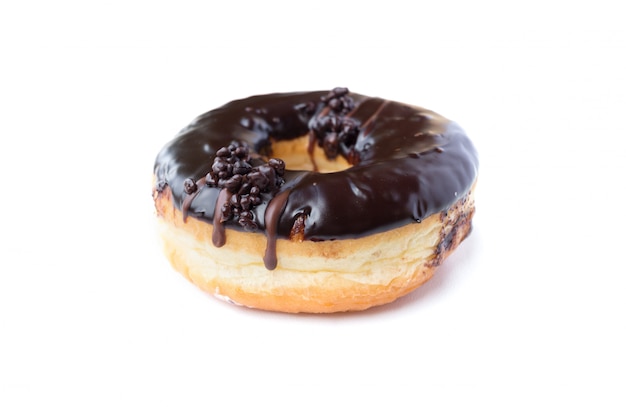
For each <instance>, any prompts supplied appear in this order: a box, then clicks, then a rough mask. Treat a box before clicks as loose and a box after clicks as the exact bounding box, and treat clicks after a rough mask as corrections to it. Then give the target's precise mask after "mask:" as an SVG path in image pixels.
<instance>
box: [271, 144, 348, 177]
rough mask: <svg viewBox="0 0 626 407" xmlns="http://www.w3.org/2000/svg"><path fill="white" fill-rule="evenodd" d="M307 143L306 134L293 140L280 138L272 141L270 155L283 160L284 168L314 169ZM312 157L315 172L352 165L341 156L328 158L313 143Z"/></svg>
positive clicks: (295, 169) (343, 168)
mask: <svg viewBox="0 0 626 407" xmlns="http://www.w3.org/2000/svg"><path fill="white" fill-rule="evenodd" d="M308 145H309V138H308V136H303V137H299V138H297V139H293V140H281V141H274V142H272V157H275V158H280V159H281V160H283V161H284V162H285V168H286V169H288V170H294V171H314V170H315V168H314V166H313V162H312V161H311V157H310V156H309V153H308V151H307V149H308ZM313 159H314V160H315V164H316V165H317V172H322V173H330V172H340V171H344V170H346V169H348V168H350V167H352V165H350V164H349V163H348V161H347V160H346V159H345V158H344V157H342V156H337V158H335V159H332V160H330V159H328V158H327V157H326V154H324V150H323V149H322V148H321V147H318V146H317V145H315V150H314V151H313Z"/></svg>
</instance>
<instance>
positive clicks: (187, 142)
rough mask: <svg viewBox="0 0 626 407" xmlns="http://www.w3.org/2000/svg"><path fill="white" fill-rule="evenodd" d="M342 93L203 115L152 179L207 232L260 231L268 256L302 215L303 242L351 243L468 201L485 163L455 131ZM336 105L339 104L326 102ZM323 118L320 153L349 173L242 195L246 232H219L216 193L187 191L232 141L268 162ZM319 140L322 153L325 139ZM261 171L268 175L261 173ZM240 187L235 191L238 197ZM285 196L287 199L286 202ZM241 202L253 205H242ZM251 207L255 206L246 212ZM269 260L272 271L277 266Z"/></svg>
mask: <svg viewBox="0 0 626 407" xmlns="http://www.w3.org/2000/svg"><path fill="white" fill-rule="evenodd" d="M331 93H332V92H331ZM338 93H339V94H340V96H338V97H334V98H333V97H330V98H329V92H326V91H321V92H302V93H283V94H269V95H260V96H253V97H250V98H247V99H241V100H235V101H233V102H230V103H228V104H226V105H224V106H222V107H220V108H218V109H215V110H212V111H210V112H207V113H205V114H203V115H202V116H200V117H198V118H197V119H196V120H194V121H193V122H192V123H191V124H190V125H189V126H188V127H186V128H185V129H183V130H182V131H181V132H180V133H179V135H178V137H177V138H175V139H174V140H172V141H171V142H170V143H169V144H167V145H166V146H165V147H164V148H163V150H162V151H161V152H160V153H159V155H158V157H157V159H156V163H155V169H154V170H155V171H154V172H155V175H156V178H157V179H156V183H157V187H158V188H157V191H162V190H163V188H164V187H165V185H167V186H169V188H170V189H171V192H172V196H173V200H174V204H175V205H176V206H177V207H178V209H180V210H181V211H184V212H185V214H186V215H187V216H191V217H195V218H197V219H199V220H203V221H206V222H208V223H214V217H217V218H218V224H219V225H220V228H221V227H225V228H237V229H242V230H243V229H244V228H245V225H249V226H250V225H251V224H250V222H248V221H249V220H250V221H254V224H255V227H256V230H257V231H261V232H265V233H266V234H267V235H268V249H271V247H269V246H270V244H271V242H270V241H271V240H272V239H273V238H282V239H288V238H289V234H290V231H291V228H292V226H293V223H294V222H295V221H296V219H298V218H299V217H300V216H302V215H303V214H304V215H306V227H305V230H304V239H307V240H330V239H346V238H353V237H360V236H365V235H369V234H373V233H377V232H382V231H385V230H390V229H393V228H396V227H399V226H403V225H406V224H409V223H413V222H417V221H420V220H422V219H424V218H426V217H428V216H429V215H432V214H434V213H438V212H441V211H443V210H446V209H448V208H449V207H450V206H451V205H452V204H453V203H454V202H455V201H456V200H457V199H458V197H460V196H462V195H464V194H466V193H467V192H468V191H469V189H470V188H471V185H472V183H473V182H474V179H475V178H476V175H477V169H478V159H477V155H476V151H475V149H474V146H473V145H472V143H471V141H470V140H469V139H468V138H467V137H466V135H465V133H464V132H463V130H462V129H461V128H460V127H459V126H458V125H457V124H455V123H454V122H451V121H449V120H447V119H445V118H443V117H442V116H440V115H438V114H436V113H434V112H431V111H429V110H425V109H422V108H418V107H414V106H409V105H405V104H402V103H398V102H393V101H386V100H383V99H380V98H370V97H366V96H363V95H359V94H354V93H347V90H346V92H344V91H340V92H338ZM336 94H337V92H335V96H336ZM342 98H343V99H342ZM348 98H349V99H350V100H351V102H350V101H349V100H348ZM333 99H341V100H340V101H338V102H329V100H333ZM331 103H332V106H330V104H331ZM335 109H336V110H335ZM323 111H324V115H326V116H328V112H329V111H333V112H335V114H334V118H333V119H328V120H329V121H328V122H327V123H322V124H323V125H324V126H321V125H320V127H319V129H318V130H320V129H321V130H320V131H321V132H323V134H324V137H323V139H322V141H321V142H322V147H324V146H326V148H325V150H329V151H330V152H331V154H335V153H336V154H337V155H342V156H344V158H346V159H347V160H348V161H349V162H350V163H351V164H352V167H350V168H348V169H346V170H344V171H340V172H335V173H324V174H322V173H317V172H305V171H293V170H289V169H288V168H287V169H284V170H283V171H282V172H283V175H282V176H281V180H282V181H281V183H280V185H279V186H277V187H276V189H273V190H271V191H270V190H268V191H265V192H258V193H257V192H255V193H251V192H250V190H247V191H243V193H241V194H239V195H238V196H239V198H238V199H239V201H237V202H235V203H233V208H236V209H237V210H238V211H240V212H238V213H241V212H247V213H246V214H245V215H244V216H243V221H242V222H241V223H243V225H242V224H241V223H240V222H238V221H236V220H238V219H240V218H241V217H240V216H239V215H238V214H235V215H232V214H231V215H232V217H231V218H230V219H231V220H228V221H225V222H222V207H223V205H224V202H222V200H223V199H220V202H218V197H219V196H220V195H222V194H220V193H219V191H220V189H219V188H220V187H219V186H217V185H216V186H217V187H211V186H210V185H202V182H197V186H198V187H199V188H198V190H197V191H193V192H192V194H188V193H187V192H189V191H190V190H189V189H187V191H186V190H185V180H186V179H188V178H190V179H192V180H196V181H199V180H201V179H203V178H205V177H206V176H207V174H208V173H209V172H211V171H213V169H212V165H213V164H214V160H215V158H216V157H217V152H218V151H219V150H220V149H221V148H222V147H225V146H228V145H229V143H231V141H233V140H236V141H237V142H241V143H246V144H247V145H248V146H249V148H250V150H251V153H250V155H252V154H253V153H259V154H261V155H270V154H269V153H270V152H271V144H272V143H273V142H276V141H281V140H291V139H295V138H298V137H306V136H307V135H308V134H310V132H311V131H313V129H312V128H311V126H312V124H314V123H318V124H319V119H320V118H321V117H322V116H323V115H322V112H323ZM342 132H343V133H342ZM315 140H317V141H318V143H319V140H320V138H317V139H315ZM315 140H314V141H315ZM303 154H306V152H303ZM249 162H250V163H252V161H249ZM254 164H255V165H257V164H258V165H263V163H254ZM234 165H235V164H233V166H234ZM237 165H238V166H239V167H238V170H237V171H240V170H241V171H245V170H242V168H243V167H246V165H245V164H237ZM251 165H252V164H251ZM220 168H221V167H220ZM246 168H247V167H246ZM260 171H267V169H263V170H258V171H257V170H255V172H260ZM218 172H219V171H218ZM225 179H226V178H225ZM214 181H215V182H216V183H217V182H218V181H219V180H217V179H215V180H214ZM225 182H227V181H223V183H225ZM238 182H239V181H238V180H235V181H230V184H229V185H231V188H232V189H233V190H234V188H235V187H234V186H233V185H235V184H237V183H238ZM224 185H225V184H224ZM187 186H188V187H189V183H188V185H187ZM223 187H224V188H225V186H223ZM285 190H288V191H289V193H288V194H287V193H285V194H283V191H285ZM255 194H256V195H255ZM235 195H237V193H235ZM279 196H280V197H281V198H280V199H281V200H282V199H284V200H285V202H282V203H281V205H280V207H281V208H280V210H279V211H278V210H276V207H277V206H278V202H276V203H275V202H273V201H274V200H276V199H277V198H278V197H279ZM231 197H232V196H231ZM243 197H248V198H245V199H246V201H245V202H246V203H244V204H242V203H241V198H243ZM255 197H257V198H263V202H257V201H256V200H255V199H256V198H255ZM250 199H251V200H255V201H254V202H257V203H256V204H252V205H248V203H247V202H248V200H250ZM220 204H221V205H220ZM227 206H228V205H227ZM244 206H245V207H246V208H249V210H246V209H242V208H244ZM225 210H228V209H225ZM274 225H275V226H274ZM222 230H223V229H222ZM220 233H222V232H218V235H219V234H220ZM270 235H271V236H272V237H271V238H270ZM219 240H220V239H218V241H219ZM270 252H271V250H269V251H268V254H266V262H267V263H268V265H270V266H271V265H272V263H273V260H274V259H273V258H272V255H271V253H270ZM274 256H275V255H274Z"/></svg>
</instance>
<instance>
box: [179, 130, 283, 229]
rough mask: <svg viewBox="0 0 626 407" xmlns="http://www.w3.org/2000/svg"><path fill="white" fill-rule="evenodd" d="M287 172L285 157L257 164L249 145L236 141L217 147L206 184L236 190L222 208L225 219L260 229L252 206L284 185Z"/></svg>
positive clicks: (247, 227) (231, 191) (223, 220)
mask: <svg viewBox="0 0 626 407" xmlns="http://www.w3.org/2000/svg"><path fill="white" fill-rule="evenodd" d="M284 174H285V162H284V161H283V160H280V159H277V158H271V159H270V160H269V161H268V162H267V163H264V164H261V165H258V166H253V165H252V164H251V157H250V150H249V148H248V145H247V144H246V143H242V142H239V141H232V142H231V143H230V144H229V145H228V146H227V147H222V148H220V149H219V150H217V152H216V155H215V159H214V160H213V165H212V167H211V171H210V172H209V173H208V174H207V176H206V184H207V185H208V186H210V187H218V188H224V189H226V190H228V192H229V193H230V194H232V195H231V196H230V199H229V200H228V201H227V202H226V203H224V205H223V206H222V208H221V211H222V219H221V221H222V222H226V221H229V220H234V221H236V222H238V223H239V225H241V226H242V227H244V228H245V229H246V230H256V229H258V224H257V223H256V222H255V220H254V213H253V212H252V209H253V208H254V207H255V206H257V205H260V204H261V203H262V202H263V198H262V196H261V194H263V193H272V192H276V191H277V190H278V189H279V188H280V187H281V185H282V184H283V183H284V179H283V175H284ZM185 192H187V185H186V184H185Z"/></svg>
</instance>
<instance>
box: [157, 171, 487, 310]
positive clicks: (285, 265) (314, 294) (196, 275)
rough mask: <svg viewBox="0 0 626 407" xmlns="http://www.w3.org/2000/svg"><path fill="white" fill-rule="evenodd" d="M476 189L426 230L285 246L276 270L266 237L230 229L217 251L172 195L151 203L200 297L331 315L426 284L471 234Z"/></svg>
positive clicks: (166, 243) (169, 248) (413, 227)
mask: <svg viewBox="0 0 626 407" xmlns="http://www.w3.org/2000/svg"><path fill="white" fill-rule="evenodd" d="M475 185H476V184H475V183H474V185H473V186H472V188H471V190H470V191H469V192H468V194H466V195H465V196H463V197H461V198H460V199H459V200H458V201H457V202H456V203H455V204H454V205H453V206H452V207H451V208H450V209H449V210H448V211H444V212H441V213H438V214H434V215H431V216H429V217H428V218H426V219H424V220H423V221H422V222H421V223H413V224H409V225H406V226H404V227H401V228H397V229H393V230H390V231H387V232H382V233H378V234H374V235H370V236H365V237H362V238H359V239H345V240H335V241H322V242H311V241H303V242H295V241H289V240H285V239H279V240H278V242H277V255H278V266H277V268H276V269H275V270H267V269H266V268H265V266H264V263H263V255H264V252H265V246H266V243H267V239H266V237H265V235H264V234H262V233H249V232H243V231H236V230H232V229H227V230H226V244H225V245H224V246H223V247H220V248H216V247H214V245H213V243H212V240H211V236H212V231H213V226H212V225H211V224H209V223H207V222H203V221H200V220H197V219H195V218H192V217H189V218H187V220H186V221H183V219H182V214H181V212H180V211H179V210H178V209H177V208H175V206H174V204H173V202H172V198H171V192H170V190H169V188H167V187H166V189H165V190H163V191H162V192H160V193H159V192H156V191H153V197H154V201H155V206H156V211H157V219H158V229H159V233H160V236H161V238H162V242H163V248H164V252H165V255H166V257H167V259H168V260H169V261H170V263H171V264H172V266H173V267H174V269H176V270H177V271H179V272H180V273H181V274H183V275H184V276H185V277H186V278H188V279H189V280H190V281H192V282H193V283H194V284H195V285H197V286H198V287H200V288H201V289H203V290H205V291H206V292H208V293H211V294H213V295H215V296H217V297H218V298H221V299H225V300H227V301H230V302H233V303H236V304H239V305H244V306H247V307H251V308H258V309H264V310H269V311H281V312H289V313H298V312H305V313H330V312H340V311H357V310H364V309H367V308H370V307H373V306H377V305H383V304H386V303H390V302H392V301H394V300H396V299H398V298H400V297H402V296H404V295H406V294H408V293H409V292H411V291H413V290H414V289H415V288H417V287H419V286H420V285H422V284H423V283H425V282H426V281H428V280H429V279H430V278H431V277H432V276H433V274H434V272H435V270H436V268H437V267H438V266H439V265H440V264H441V263H442V262H443V261H444V260H445V259H446V258H447V257H448V256H449V255H450V254H451V253H452V252H453V251H454V249H455V248H456V247H457V246H458V245H459V244H460V243H461V241H463V239H464V238H465V237H466V236H467V235H468V233H469V232H470V230H471V221H472V217H473V215H474V190H475Z"/></svg>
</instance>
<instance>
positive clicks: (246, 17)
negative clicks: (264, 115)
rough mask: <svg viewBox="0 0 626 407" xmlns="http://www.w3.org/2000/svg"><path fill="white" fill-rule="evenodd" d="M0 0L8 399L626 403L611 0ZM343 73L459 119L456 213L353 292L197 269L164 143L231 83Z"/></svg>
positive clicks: (4, 397)
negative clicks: (325, 308)
mask: <svg viewBox="0 0 626 407" xmlns="http://www.w3.org/2000/svg"><path fill="white" fill-rule="evenodd" d="M6 3H15V4H13V5H12V4H6ZM6 3H3V5H2V6H0V46H1V48H0V52H1V54H0V74H1V75H0V140H1V143H2V147H1V150H0V175H1V179H0V183H1V184H0V191H1V192H0V194H1V195H0V197H1V199H0V216H1V225H0V238H1V239H2V243H1V246H0V405H2V406H26V405H72V406H74V405H76V406H87V405H133V406H136V405H146V406H148V405H150V406H152V405H166V406H195V405H253V403H254V405H257V404H259V403H263V404H266V402H268V401H269V402H271V403H272V404H275V405H276V404H277V405H289V406H299V405H312V406H320V405H356V404H357V403H359V404H363V403H365V404H371V405H399V404H400V405H417V404H423V405H469V404H470V403H471V405H479V404H480V405H568V404H571V403H573V402H579V403H581V404H579V405H602V406H610V405H615V406H617V405H622V406H623V405H624V404H625V403H626V394H625V392H626V389H625V388H624V384H625V383H626V351H625V350H624V347H625V343H626V318H625V310H626V299H625V298H626V297H625V295H624V285H625V283H626V277H625V275H626V267H625V266H624V260H623V259H624V257H623V250H624V249H623V244H624V230H625V228H626V222H625V221H624V212H623V209H622V208H623V204H624V187H625V185H626V183H625V181H624V176H625V175H626V164H625V162H626V153H625V152H624V142H623V140H624V138H625V137H626V124H625V121H624V116H625V112H626V79H625V76H626V75H625V72H626V29H625V28H624V27H625V26H624V21H623V16H624V13H623V10H622V8H621V7H618V3H619V2H618V1H614V2H609V1H593V2H591V1H589V2H582V1H568V2H565V1H563V2H555V1H524V2H497V1H471V2H469V1H468V2H461V1H456V2H446V1H442V2H437V1H434V2H428V3H426V4H419V3H417V2H411V3H410V4H412V5H411V6H409V5H408V4H409V2H407V4H404V3H400V2H397V1H389V0H386V1H377V2H371V1H361V2H358V3H350V4H346V3H344V2H340V1H333V2H330V1H315V2H310V3H304V2H287V1H285V2H275V1H262V2H256V3H252V4H246V3H244V2H226V1H223V2H220V4H210V2H209V1H205V2H198V3H192V2H185V1H177V2H164V1H154V2H138V1H107V2H105V1H91V2H79V1H75V2H73V1H50V2H37V1H30V2H29V1H23V2H19V6H18V5H16V4H18V2H6ZM335 86H347V87H349V88H350V89H351V90H353V91H355V92H358V93H363V94H367V95H372V96H381V97H384V98H388V99H395V100H400V101H403V102H407V103H413V104H417V105H422V106H424V107H427V108H430V109H433V110H435V111H437V112H439V113H441V114H443V115H444V116H447V117H449V118H451V119H454V120H455V121H457V122H459V123H460V124H461V125H462V126H463V127H464V128H465V129H466V131H467V132H468V133H469V135H470V136H471V137H472V139H473V140H474V142H475V144H476V146H477V148H478V150H479V152H480V159H481V166H480V181H479V189H478V192H477V213H476V217H475V223H474V231H473V233H472V235H471V236H470V237H469V238H468V239H467V240H466V241H465V242H464V243H463V245H462V246H461V247H460V248H459V249H458V251H457V252H455V253H454V255H453V256H452V257H451V258H449V260H448V261H447V262H446V263H445V265H444V266H442V267H441V269H440V270H439V272H438V274H437V275H436V276H435V277H434V278H433V279H432V280H431V281H430V282H428V283H427V284H426V285H425V286H423V287H422V288H420V289H418V290H417V291H415V292H414V293H413V294H411V295H409V296H407V297H405V298H403V299H401V300H399V301H397V302H396V303H394V304H392V305H390V306H385V307H381V308H378V309H374V310H371V311H368V312H363V313H357V314H340V315H331V316H310V315H302V316H293V315H283V314H275V313H267V312H260V311H255V310H248V309H243V308H238V307H235V306H232V305H229V304H226V303H222V302H220V301H218V300H215V299H214V298H213V297H210V296H208V295H205V294H204V293H202V292H200V291H199V290H198V289H196V288H195V287H194V286H193V285H191V284H190V283H188V282H187V281H186V280H184V279H183V278H182V277H181V276H180V275H179V274H178V273H176V272H174V271H173V270H172V269H171V268H170V266H169V265H168V264H167V262H166V260H165V258H164V257H163V256H162V255H161V252H160V249H159V246H158V242H157V239H156V236H155V233H154V229H153V227H154V210H153V206H152V201H151V193H150V189H151V185H150V182H151V171H152V165H153V160H154V158H155V156H156V154H157V153H158V151H159V149H160V148H161V146H162V145H163V144H164V143H166V142H167V141H168V140H169V139H171V138H172V137H173V136H174V135H175V134H176V133H177V132H178V131H179V130H180V129H181V128H182V127H183V126H185V125H186V124H187V123H188V122H189V121H190V120H191V119H193V118H194V117H195V116H197V115H199V114H201V113H203V112H204V111H206V110H209V109H211V108H214V107H217V106H219V105H221V104H223V103H226V102H228V101H229V100H232V99H235V98H241V97H246V96H249V95H253V94H260V93H268V92H277V91H296V90H321V89H329V88H332V87H335Z"/></svg>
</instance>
